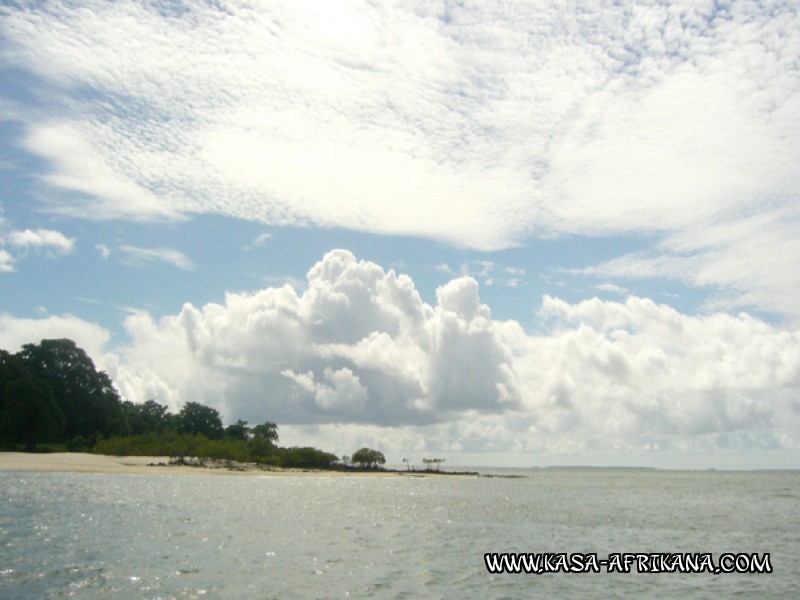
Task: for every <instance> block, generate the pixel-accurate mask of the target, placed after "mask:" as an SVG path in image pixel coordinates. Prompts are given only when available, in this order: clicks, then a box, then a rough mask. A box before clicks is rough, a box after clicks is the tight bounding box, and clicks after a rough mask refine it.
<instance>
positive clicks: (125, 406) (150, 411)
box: [122, 400, 171, 435]
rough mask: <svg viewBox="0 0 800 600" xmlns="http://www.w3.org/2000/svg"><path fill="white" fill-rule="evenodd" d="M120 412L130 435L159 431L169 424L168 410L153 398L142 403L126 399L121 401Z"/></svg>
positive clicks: (166, 427)
mask: <svg viewBox="0 0 800 600" xmlns="http://www.w3.org/2000/svg"><path fill="white" fill-rule="evenodd" d="M122 413H123V416H124V418H125V421H126V423H127V424H128V430H129V431H130V433H131V435H140V434H143V433H151V432H160V431H164V430H165V429H168V428H169V426H170V416H171V415H170V413H169V410H168V409H167V407H166V406H164V405H162V404H159V403H158V402H156V401H155V400H147V401H146V402H143V403H142V404H136V403H134V402H130V401H128V400H126V401H125V402H123V403H122Z"/></svg>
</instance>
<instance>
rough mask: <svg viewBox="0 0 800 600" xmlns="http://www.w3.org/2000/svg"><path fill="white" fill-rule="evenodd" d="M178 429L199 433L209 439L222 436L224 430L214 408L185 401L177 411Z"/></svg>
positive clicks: (217, 438)
mask: <svg viewBox="0 0 800 600" xmlns="http://www.w3.org/2000/svg"><path fill="white" fill-rule="evenodd" d="M178 431H179V432H181V433H191V434H201V435H204V436H205V437H207V438H208V439H210V440H219V439H221V438H222V436H223V434H224V432H225V430H224V429H223V428H222V419H221V418H220V416H219V413H218V412H217V411H216V409H214V408H211V407H210V406H205V405H203V404H200V403H198V402H187V403H186V404H184V405H183V408H182V409H181V411H180V412H179V413H178Z"/></svg>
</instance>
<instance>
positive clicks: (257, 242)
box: [244, 232, 272, 250]
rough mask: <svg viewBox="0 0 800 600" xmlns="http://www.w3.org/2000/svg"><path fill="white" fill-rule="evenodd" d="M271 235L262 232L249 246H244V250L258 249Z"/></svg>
mask: <svg viewBox="0 0 800 600" xmlns="http://www.w3.org/2000/svg"><path fill="white" fill-rule="evenodd" d="M271 237H272V234H271V233H269V232H264V233H261V234H259V235H257V236H256V238H255V239H254V240H253V241H252V242H251V243H249V244H246V245H245V246H244V249H245V250H253V249H254V248H260V247H262V246H264V245H266V243H267V242H268V241H269V240H270V238H271Z"/></svg>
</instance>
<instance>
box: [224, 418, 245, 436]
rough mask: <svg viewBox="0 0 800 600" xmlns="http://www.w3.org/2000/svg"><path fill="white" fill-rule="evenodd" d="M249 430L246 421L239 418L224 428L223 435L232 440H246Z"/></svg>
mask: <svg viewBox="0 0 800 600" xmlns="http://www.w3.org/2000/svg"><path fill="white" fill-rule="evenodd" d="M250 430H251V429H250V427H248V426H247V421H242V420H241V419H239V420H238V421H236V423H233V424H231V425H228V426H227V427H226V428H225V437H226V438H230V439H232V440H242V441H247V440H248V439H250Z"/></svg>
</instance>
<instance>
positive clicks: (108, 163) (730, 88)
mask: <svg viewBox="0 0 800 600" xmlns="http://www.w3.org/2000/svg"><path fill="white" fill-rule="evenodd" d="M798 165H800V18H799V17H798V6H797V3H796V2H795V1H781V0H775V1H770V2H766V1H765V2H757V1H741V2H740V1H730V2H725V1H716V2H707V1H677V2H655V1H648V2H633V1H630V2H603V1H596V2H580V3H575V2H561V1H549V2H548V1H538V0H537V1H528V2H525V1H520V2H512V3H501V2H447V1H445V2H432V1H429V0H425V1H419V2H414V1H413V0H409V1H408V2H380V1H371V2H360V1H357V0H353V1H352V2H346V1H339V0H324V1H320V2H313V1H303V0H291V1H286V2H269V3H261V2H226V1H224V0H218V1H211V2H195V1H191V0H187V1H185V2H133V1H129V0H121V1H119V2H114V3H108V2H104V1H94V0H81V1H80V2H46V1H45V2H26V1H24V0H23V1H19V2H12V3H4V4H3V5H2V6H0V348H4V349H7V350H9V351H16V350H17V349H19V347H20V346H21V345H22V344H25V343H29V342H38V341H39V340H41V339H43V338H62V337H66V338H70V339H73V340H75V342H76V343H77V344H78V345H79V346H81V347H82V348H84V349H85V350H86V351H87V352H88V353H89V355H90V356H91V357H92V359H93V360H94V362H95V364H96V365H97V366H98V368H100V369H102V370H104V371H106V372H107V373H108V374H109V375H110V376H111V378H112V380H113V381H114V383H115V385H116V387H117V389H118V390H119V392H120V395H121V397H122V398H123V399H126V400H131V401H134V402H143V401H145V400H147V399H154V400H156V401H158V402H160V403H162V404H166V405H167V406H169V407H170V409H171V410H173V411H178V410H180V407H181V406H182V405H183V404H184V403H185V402H187V401H195V402H202V403H204V404H207V405H209V406H212V407H214V408H216V409H217V410H219V412H220V414H221V415H222V417H223V419H224V421H225V422H226V423H230V422H233V421H235V420H237V419H244V420H247V421H249V422H250V423H252V424H256V423H261V422H264V421H274V422H276V423H278V425H279V427H280V434H281V443H282V445H313V446H316V447H320V448H323V449H325V450H329V451H333V452H335V453H337V454H339V455H342V454H351V453H352V452H353V451H354V450H356V449H357V448H359V447H362V446H370V447H373V448H377V449H380V450H382V451H383V452H384V454H386V456H387V459H388V460H389V462H393V463H400V461H401V459H402V458H406V457H407V458H410V459H411V460H412V462H413V461H421V459H422V458H425V457H445V458H446V460H447V462H446V463H445V464H446V465H448V464H451V465H475V466H483V465H492V466H517V467H528V466H547V465H595V466H611V465H623V466H652V467H659V468H700V469H702V468H724V469H736V468H741V469H753V468H798V467H800V442H799V441H798V440H800V238H799V237H798V232H799V231H800V203H799V202H798V201H799V200H800V169H798Z"/></svg>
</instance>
